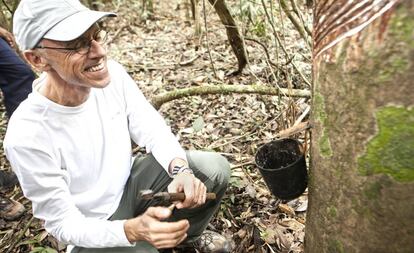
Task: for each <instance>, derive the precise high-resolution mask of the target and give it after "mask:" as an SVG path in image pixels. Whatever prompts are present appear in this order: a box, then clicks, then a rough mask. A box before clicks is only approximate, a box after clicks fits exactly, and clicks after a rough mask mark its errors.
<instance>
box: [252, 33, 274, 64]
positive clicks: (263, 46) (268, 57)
mask: <svg viewBox="0 0 414 253" xmlns="http://www.w3.org/2000/svg"><path fill="white" fill-rule="evenodd" d="M244 39H245V40H250V41H254V42H256V43H257V44H259V45H260V46H262V48H263V49H264V51H265V53H266V57H267V60H268V61H269V63H270V64H271V65H272V66H274V67H276V68H277V67H278V66H277V65H276V64H275V63H274V62H272V60H270V55H269V51H267V47H266V45H264V44H263V43H262V42H260V41H258V40H256V39H253V38H247V37H245V38H244Z"/></svg>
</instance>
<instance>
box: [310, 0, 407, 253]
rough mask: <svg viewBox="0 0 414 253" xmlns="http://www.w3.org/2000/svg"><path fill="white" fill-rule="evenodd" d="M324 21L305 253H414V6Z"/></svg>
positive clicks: (323, 7) (361, 10)
mask: <svg viewBox="0 0 414 253" xmlns="http://www.w3.org/2000/svg"><path fill="white" fill-rule="evenodd" d="M353 7H355V8H353ZM314 17H315V18H314V63H313V67H314V69H313V71H314V72H313V73H314V86H313V91H312V93H313V94H312V97H313V99H312V101H313V102H312V105H313V107H312V110H313V111H312V116H311V122H312V126H313V130H312V148H311V166H310V182H309V209H308V214H307V224H306V238H305V251H306V252H307V253H313V252H315V253H316V252H317V253H320V252H347V253H353V252H356V253H359V252H360V253H366V252H376V253H381V252H384V253H388V252H393V253H395V252H407V253H408V252H414V109H413V105H414V95H413V87H414V81H413V80H414V0H405V1H397V0H382V1H372V0H371V1H346V0H324V1H323V0H319V1H315V16H314Z"/></svg>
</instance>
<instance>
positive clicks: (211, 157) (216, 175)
mask: <svg viewBox="0 0 414 253" xmlns="http://www.w3.org/2000/svg"><path fill="white" fill-rule="evenodd" d="M187 159H188V161H189V163H190V167H191V168H193V169H195V170H199V171H200V172H201V173H202V174H205V175H206V176H207V177H208V178H209V179H210V180H213V181H216V182H217V183H219V184H222V185H227V183H228V181H229V178H230V164H229V162H228V161H227V159H226V158H225V157H224V156H222V155H220V154H218V153H215V152H204V151H188V152H187Z"/></svg>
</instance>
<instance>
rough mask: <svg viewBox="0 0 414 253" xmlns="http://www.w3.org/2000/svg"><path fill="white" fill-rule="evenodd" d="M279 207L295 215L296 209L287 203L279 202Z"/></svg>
mask: <svg viewBox="0 0 414 253" xmlns="http://www.w3.org/2000/svg"><path fill="white" fill-rule="evenodd" d="M279 209H280V211H282V212H284V213H286V214H288V215H291V216H295V210H293V208H292V207H290V206H288V205H286V204H279Z"/></svg>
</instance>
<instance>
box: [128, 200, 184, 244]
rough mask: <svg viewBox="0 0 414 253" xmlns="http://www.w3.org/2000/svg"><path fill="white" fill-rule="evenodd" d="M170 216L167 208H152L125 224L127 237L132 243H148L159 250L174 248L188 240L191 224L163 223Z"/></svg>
mask: <svg viewBox="0 0 414 253" xmlns="http://www.w3.org/2000/svg"><path fill="white" fill-rule="evenodd" d="M170 216H171V211H170V210H169V209H168V208H166V207H150V208H148V209H147V211H146V212H145V213H144V214H142V215H140V216H138V217H136V218H133V219H129V220H127V221H126V222H125V223H124V230H125V235H126V236H127V238H128V240H129V241H130V242H131V243H133V242H136V241H147V242H149V243H151V244H152V245H153V246H154V247H155V248H157V249H164V248H174V247H175V246H177V245H178V244H180V243H181V242H182V241H184V239H185V238H187V230H188V228H189V227H190V223H189V222H188V220H180V221H177V222H165V221H162V220H165V219H167V218H168V217H170Z"/></svg>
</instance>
